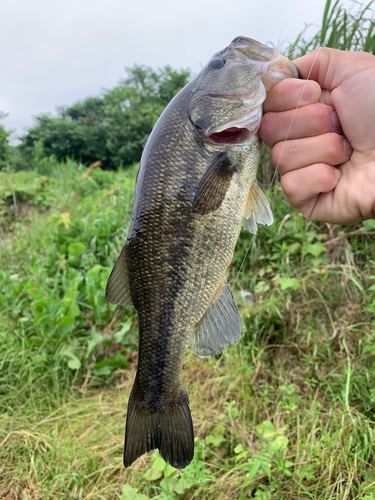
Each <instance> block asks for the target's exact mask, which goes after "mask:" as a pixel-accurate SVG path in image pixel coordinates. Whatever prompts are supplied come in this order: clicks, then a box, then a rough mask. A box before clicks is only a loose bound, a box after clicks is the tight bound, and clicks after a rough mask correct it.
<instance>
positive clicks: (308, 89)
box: [298, 80, 320, 104]
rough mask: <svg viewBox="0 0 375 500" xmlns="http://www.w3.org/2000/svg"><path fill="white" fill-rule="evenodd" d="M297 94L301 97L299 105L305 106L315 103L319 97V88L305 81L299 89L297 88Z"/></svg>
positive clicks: (313, 83)
mask: <svg viewBox="0 0 375 500" xmlns="http://www.w3.org/2000/svg"><path fill="white" fill-rule="evenodd" d="M298 94H299V95H300V96H301V101H300V104H307V103H309V102H315V101H316V99H317V98H318V97H319V94H320V92H319V86H318V85H317V84H316V83H315V82H312V81H307V80H306V81H305V82H304V83H303V85H302V86H301V87H299V88H298Z"/></svg>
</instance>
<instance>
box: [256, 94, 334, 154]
mask: <svg viewBox="0 0 375 500" xmlns="http://www.w3.org/2000/svg"><path fill="white" fill-rule="evenodd" d="M327 132H336V133H338V134H340V133H341V132H342V128H341V125H340V121H339V119H338V116H337V113H336V111H335V110H334V108H333V107H331V106H327V105H326V104H322V103H314V104H308V105H307V106H303V107H301V108H298V109H296V110H289V111H283V112H280V113H274V112H269V113H266V114H265V115H264V116H263V119H262V123H261V126H260V129H259V135H260V137H261V139H262V140H263V141H264V142H265V143H266V144H268V146H270V147H273V146H274V145H275V144H276V143H277V142H280V141H283V140H285V139H300V138H302V137H311V136H317V135H321V134H325V133H327Z"/></svg>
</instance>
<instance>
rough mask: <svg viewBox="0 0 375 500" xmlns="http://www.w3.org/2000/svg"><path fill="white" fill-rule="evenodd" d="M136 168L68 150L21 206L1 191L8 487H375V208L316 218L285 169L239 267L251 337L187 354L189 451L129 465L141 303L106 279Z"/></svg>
mask: <svg viewBox="0 0 375 500" xmlns="http://www.w3.org/2000/svg"><path fill="white" fill-rule="evenodd" d="M4 175H5V174H4ZM18 175H20V180H18V177H17V176H18ZM35 175H36V179H37V174H35ZM134 176H135V169H133V170H129V171H125V172H123V171H119V172H117V173H115V172H102V171H100V170H92V171H90V173H89V175H83V172H82V169H81V167H79V166H77V165H73V164H71V165H70V166H68V167H67V168H66V171H65V172H64V169H63V168H62V170H61V171H59V172H57V173H56V172H55V173H54V174H52V175H51V176H50V177H48V182H37V180H35V182H34V183H33V184H32V186H31V187H30V192H29V197H26V198H25V201H24V202H20V203H19V204H18V207H19V208H20V210H18V211H17V212H14V211H13V212H12V210H13V209H14V204H13V196H12V197H10V198H9V197H6V196H7V195H6V194H5V195H4V196H3V210H4V211H7V213H8V221H9V223H8V226H7V227H6V228H5V227H3V229H2V230H3V237H2V239H1V241H2V244H1V249H0V261H1V269H2V271H1V279H2V284H3V285H2V287H1V296H0V316H1V318H2V321H1V327H0V336H1V347H0V367H1V369H0V390H1V394H2V397H1V400H0V406H1V413H0V415H1V416H0V444H1V446H0V492H1V494H2V495H3V497H1V496H0V498H7V499H22V500H23V499H25V498H27V499H38V498H43V499H61V498H72V499H73V498H77V499H80V498H85V499H86V498H87V499H89V498H93V499H94V498H95V499H113V498H119V499H121V500H128V499H136V500H145V499H146V498H159V499H174V498H181V499H183V500H185V499H190V498H195V497H197V498H202V499H203V500H205V499H207V500H208V499H213V498H217V497H218V496H219V495H220V496H221V497H223V498H225V499H237V498H258V499H274V498H278V499H285V500H287V499H288V500H289V499H311V498H316V499H322V500H328V499H351V500H352V499H357V498H358V499H359V498H363V499H365V500H371V499H373V498H375V488H374V486H375V485H374V484H372V483H374V481H375V470H374V466H373V464H374V463H375V456H374V452H373V446H372V444H373V441H374V430H373V426H374V420H375V415H374V410H375V390H374V387H375V357H374V354H375V349H374V347H373V346H374V344H375V343H374V340H375V321H374V312H375V286H374V285H375V282H374V280H375V262H374V261H373V260H372V255H373V254H374V249H375V239H374V232H375V223H374V222H373V221H367V222H365V223H364V224H360V225H355V226H348V227H338V226H331V225H324V224H319V223H312V222H308V221H305V220H304V219H303V217H302V216H301V215H300V214H298V213H297V212H295V211H294V210H293V209H291V208H290V207H289V206H288V205H287V203H286V201H285V199H284V198H283V195H282V193H281V191H280V188H279V187H277V186H274V187H273V188H272V192H271V200H272V204H273V212H274V214H275V220H276V223H275V224H274V225H273V226H271V227H262V228H261V229H260V231H259V234H258V236H257V238H255V239H253V238H251V237H250V235H249V234H248V233H246V232H243V234H242V235H241V238H240V240H239V243H238V245H237V250H236V253H235V257H234V264H233V267H232V268H231V269H230V271H229V274H228V279H229V281H230V283H232V284H233V283H234V281H235V279H236V277H237V274H238V270H239V269H240V268H241V265H242V264H243V265H242V269H241V272H240V274H239V277H238V280H237V281H236V285H235V287H234V295H235V300H236V303H237V304H238V306H239V310H240V313H241V318H242V322H243V336H242V339H241V342H240V343H239V345H238V346H234V347H231V348H229V349H228V350H227V351H226V352H224V353H223V354H222V356H221V357H220V358H219V359H204V360H199V359H197V358H196V357H195V356H194V355H193V354H192V353H190V354H189V356H188V358H187V362H186V366H187V370H186V371H185V381H186V386H187V390H188V393H189V396H190V400H191V410H192V415H193V420H194V427H195V436H196V452H195V458H194V461H193V462H192V464H191V465H190V466H189V467H187V468H186V469H185V470H183V471H181V472H177V471H175V470H174V469H172V468H171V467H169V466H166V464H165V463H164V462H163V461H162V460H161V459H159V457H158V453H157V452H154V453H152V454H150V455H149V456H145V457H142V458H141V459H140V460H138V461H137V462H136V463H135V464H134V466H133V467H131V468H130V469H128V470H125V469H123V467H122V445H123V433H124V423H125V415H126V407H127V398H128V396H129V394H130V389H131V385H132V381H133V377H134V372H135V365H136V355H137V354H136V329H137V320H136V317H135V316H134V312H133V311H131V310H128V309H123V308H118V309H116V308H115V307H113V306H109V305H107V304H105V302H104V301H103V292H104V287H105V282H106V277H107V274H108V271H109V269H110V266H111V262H113V261H114V259H115V258H116V254H117V252H118V251H119V249H120V248H121V244H122V242H123V241H124V239H125V235H126V230H127V224H128V222H129V217H130V208H131V193H132V189H133V186H134ZM42 177H43V176H42ZM40 180H41V179H39V181H40ZM42 180H43V179H42ZM18 181H19V182H18ZM22 182H23V180H22V173H19V174H13V179H12V183H13V184H12V185H13V189H14V191H15V193H16V196H17V197H18V196H19V195H18V193H19V191H20V187H19V183H20V184H22ZM36 185H37V186H39V188H38V189H37V190H36V191H35V186H36ZM61 187H63V189H61ZM49 199H53V200H54V201H53V204H51V205H49V204H48V203H45V202H44V201H43V203H42V204H41V203H40V200H49ZM26 204H27V207H28V209H27V210H26V211H22V209H21V207H22V205H26ZM248 248H249V251H248V256H247V258H246V259H245V261H244V262H243V259H244V255H245V254H246V252H247V250H248ZM4 285H5V286H4ZM241 291H247V292H251V293H253V295H254V297H255V302H254V304H253V305H249V304H248V303H247V302H246V299H244V298H242V295H241V293H240V292H241Z"/></svg>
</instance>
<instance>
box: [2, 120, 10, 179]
mask: <svg viewBox="0 0 375 500" xmlns="http://www.w3.org/2000/svg"><path fill="white" fill-rule="evenodd" d="M7 116H8V115H7V114H5V113H3V112H2V111H0V120H2V119H4V118H6V117H7ZM11 133H12V130H5V128H4V127H3V125H0V170H1V169H2V168H4V167H5V166H6V164H7V160H8V158H9V154H10V151H11V146H10V145H9V137H10V135H11Z"/></svg>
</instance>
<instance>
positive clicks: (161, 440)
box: [124, 390, 194, 469]
mask: <svg viewBox="0 0 375 500" xmlns="http://www.w3.org/2000/svg"><path fill="white" fill-rule="evenodd" d="M137 403H138V402H137V401H136V399H135V398H134V396H133V391H132V394H131V395H130V398H129V404H128V413H127V417H126V431H125V447H124V466H125V467H130V465H131V464H132V463H133V462H134V461H135V460H137V458H139V457H140V456H142V455H143V454H144V453H147V452H149V451H152V450H154V449H156V448H158V449H159V452H160V455H161V457H162V458H163V459H164V460H165V461H166V462H167V463H168V464H170V465H172V466H173V467H175V468H176V469H183V468H184V467H186V466H187V465H189V463H190V462H191V461H192V459H193V456H194V431H193V422H192V419H191V414H190V409H189V398H188V395H187V394H186V392H185V390H183V392H182V393H181V394H180V397H179V398H178V399H177V401H175V402H174V403H173V405H165V406H164V407H163V408H162V409H160V410H157V409H154V408H150V407H147V405H146V404H145V402H144V401H143V402H142V404H139V403H138V404H137Z"/></svg>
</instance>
